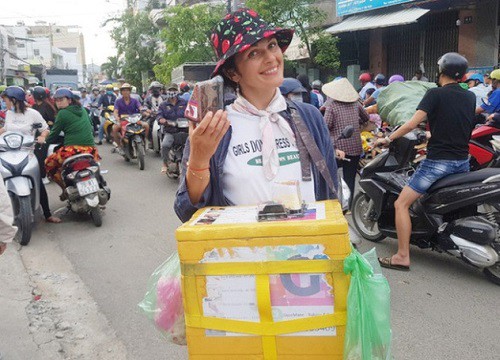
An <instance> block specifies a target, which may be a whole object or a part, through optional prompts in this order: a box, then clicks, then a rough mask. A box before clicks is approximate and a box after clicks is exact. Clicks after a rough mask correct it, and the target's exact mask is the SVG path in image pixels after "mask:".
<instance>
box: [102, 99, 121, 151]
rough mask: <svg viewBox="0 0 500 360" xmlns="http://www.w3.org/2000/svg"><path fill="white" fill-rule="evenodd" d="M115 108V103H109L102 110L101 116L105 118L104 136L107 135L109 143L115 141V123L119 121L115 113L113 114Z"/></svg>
mask: <svg viewBox="0 0 500 360" xmlns="http://www.w3.org/2000/svg"><path fill="white" fill-rule="evenodd" d="M114 110H115V107H114V106H113V105H109V106H108V107H106V108H105V109H103V110H102V112H101V116H102V117H103V118H104V136H105V137H106V142H107V143H108V144H111V143H112V142H113V125H115V124H116V123H117V122H116V119H115V115H114V114H113V111H114Z"/></svg>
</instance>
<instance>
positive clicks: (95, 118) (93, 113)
mask: <svg viewBox="0 0 500 360" xmlns="http://www.w3.org/2000/svg"><path fill="white" fill-rule="evenodd" d="M87 111H88V112H89V118H90V122H91V123H92V127H93V128H94V133H97V131H98V130H99V126H100V125H101V118H100V116H99V109H98V108H97V106H95V105H91V106H90V107H89V108H88V110H87Z"/></svg>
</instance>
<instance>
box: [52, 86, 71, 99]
mask: <svg viewBox="0 0 500 360" xmlns="http://www.w3.org/2000/svg"><path fill="white" fill-rule="evenodd" d="M63 97H66V98H68V99H73V92H72V91H71V90H70V89H67V88H59V89H57V90H56V92H55V93H54V99H60V98H63Z"/></svg>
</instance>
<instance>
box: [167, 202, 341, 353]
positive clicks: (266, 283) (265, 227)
mask: <svg viewBox="0 0 500 360" xmlns="http://www.w3.org/2000/svg"><path fill="white" fill-rule="evenodd" d="M257 215H258V208H257V207H226V208H222V207H212V208H205V209H202V210H200V211H198V212H197V213H196V214H195V215H194V216H193V218H192V219H191V220H190V221H189V222H187V223H185V224H184V225H182V226H181V227H180V228H179V229H178V230H177V232H176V238H177V244H178V250H179V257H180V260H181V271H182V293H183V301H184V309H185V314H186V335H187V342H188V350H189V358H190V359H192V360H201V359H203V360H235V359H238V360H250V359H252V360H261V359H266V360H268V359H280V360H298V359H301V360H305V359H307V360H323V359H324V360H326V359H328V360H331V359H342V352H343V345H344V334H345V324H346V305H347V304H346V302H347V291H348V288H349V277H348V276H346V275H344V273H343V261H344V258H345V257H346V256H347V255H349V253H350V249H351V247H350V243H349V235H348V227H347V221H346V220H345V218H344V216H343V215H342V210H341V208H340V205H339V203H338V202H337V201H325V202H317V203H313V204H309V205H308V206H307V210H306V211H305V214H304V216H303V217H297V218H285V219H281V220H275V221H263V222H258V221H257V217H258V216H257ZM277 218H279V215H278V216H277Z"/></svg>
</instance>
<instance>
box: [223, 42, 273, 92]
mask: <svg viewBox="0 0 500 360" xmlns="http://www.w3.org/2000/svg"><path fill="white" fill-rule="evenodd" d="M235 64H236V72H235V73H234V74H233V75H232V76H231V79H232V80H233V81H235V82H237V83H239V85H240V88H241V91H242V93H243V94H245V92H255V91H262V90H264V91H266V90H269V89H272V91H274V90H275V89H276V88H277V87H278V86H280V85H281V83H282V82H283V53H282V51H281V48H280V47H279V46H278V41H277V40H276V39H275V38H266V39H262V40H260V41H259V42H257V43H256V44H254V45H252V46H251V47H250V48H248V49H247V50H245V51H244V52H243V53H241V54H237V55H236V57H235Z"/></svg>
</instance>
